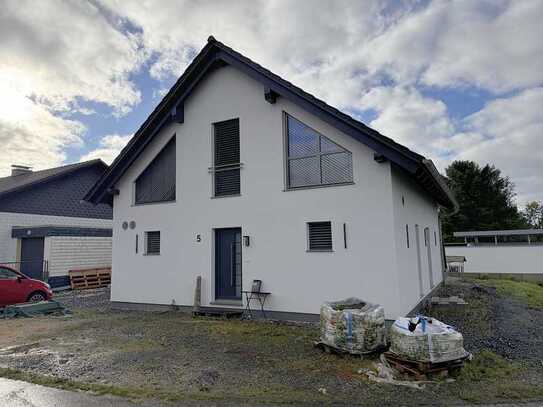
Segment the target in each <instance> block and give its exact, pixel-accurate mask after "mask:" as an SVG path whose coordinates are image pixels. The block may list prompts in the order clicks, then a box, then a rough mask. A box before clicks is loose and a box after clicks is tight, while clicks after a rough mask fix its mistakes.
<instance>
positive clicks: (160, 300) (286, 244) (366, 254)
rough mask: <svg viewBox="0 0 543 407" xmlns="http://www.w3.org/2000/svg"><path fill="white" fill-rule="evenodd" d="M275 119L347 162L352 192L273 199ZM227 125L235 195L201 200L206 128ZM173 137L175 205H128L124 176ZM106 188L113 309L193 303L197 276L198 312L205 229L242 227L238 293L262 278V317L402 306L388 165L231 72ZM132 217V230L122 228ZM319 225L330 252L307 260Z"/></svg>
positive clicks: (207, 247) (281, 176) (202, 90)
mask: <svg viewBox="0 0 543 407" xmlns="http://www.w3.org/2000/svg"><path fill="white" fill-rule="evenodd" d="M283 111H285V112H287V113H289V114H291V115H293V116H294V117H296V118H297V119H299V120H301V121H302V122H304V123H305V124H307V125H309V126H311V127H313V128H314V129H316V130H317V131H319V132H321V133H322V134H324V135H325V136H326V137H328V138H330V139H332V140H333V141H335V142H336V143H338V144H340V145H341V146H343V147H344V148H346V149H348V150H350V151H351V152H352V153H353V172H354V184H353V185H346V186H337V187H325V188H314V189H307V190H298V191H284V189H285V173H284V141H283V117H282V115H283ZM232 118H239V120H240V144H241V162H242V163H243V164H244V166H243V168H242V170H241V196H239V197H226V198H212V185H213V184H212V177H213V175H212V174H211V173H209V171H208V168H209V167H211V166H212V140H213V137H212V132H213V126H212V124H213V123H214V122H218V121H221V120H226V119H232ZM174 134H176V136H177V139H176V148H177V151H176V154H177V192H176V196H177V200H176V201H175V202H172V203H159V204H148V205H138V206H134V205H133V198H132V197H133V183H134V181H135V179H136V178H137V176H138V175H139V174H140V173H141V171H143V170H144V169H145V167H146V166H147V165H148V163H149V162H150V161H151V160H152V159H153V157H154V156H155V155H156V154H157V153H158V152H159V151H160V149H161V148H162V147H163V146H164V145H165V144H166V143H167V141H168V140H169V139H170V137H172V136H173V135H174ZM117 188H118V189H119V190H120V194H119V195H117V196H115V198H114V199H115V200H114V230H113V275H112V278H113V281H112V300H113V301H122V302H135V303H150V304H171V302H172V300H174V301H175V303H176V304H179V305H192V302H193V295H194V285H195V280H196V276H198V275H200V276H202V305H209V304H210V303H211V302H212V301H213V300H214V285H213V284H214V273H215V272H214V250H213V230H214V229H215V228H224V227H241V228H242V234H243V235H248V236H250V238H251V244H250V247H243V287H244V289H249V288H250V285H251V281H252V280H253V279H256V278H258V279H261V280H263V290H265V291H270V292H271V293H272V295H271V297H270V298H269V302H268V303H267V308H269V309H270V310H275V311H290V312H305V313H318V312H319V306H320V304H321V303H322V301H324V300H334V299H339V298H344V297H348V296H358V297H361V298H364V299H366V300H369V301H374V302H378V303H381V304H383V305H385V309H386V312H387V315H388V316H389V317H395V316H397V315H398V314H401V313H402V312H403V313H404V312H405V311H406V310H405V308H404V305H405V303H408V302H409V303H412V302H413V300H412V299H410V300H405V301H402V300H401V296H400V294H401V292H400V291H399V288H400V286H399V284H398V283H397V279H398V278H397V272H396V270H397V269H396V259H395V258H396V255H397V253H396V249H395V234H394V231H395V224H394V216H393V213H394V209H393V201H392V199H391V196H392V173H391V168H390V164H389V163H383V164H379V163H376V162H375V161H374V160H373V151H372V150H370V149H369V148H367V147H366V146H365V145H363V144H361V143H359V142H357V141H356V140H354V139H352V138H351V137H348V136H346V135H344V134H342V133H340V132H339V131H338V130H336V129H335V128H333V127H331V126H329V125H327V124H326V123H324V122H322V121H321V120H320V119H318V118H316V117H314V116H312V115H310V114H308V113H306V112H305V111H304V110H302V109H301V108H299V107H298V106H296V105H294V104H292V103H290V102H289V101H287V100H285V99H284V98H278V99H277V103H276V104H269V103H267V102H266V101H265V100H264V89H263V86H262V85H261V84H259V83H257V82H256V81H253V80H252V79H250V78H248V77H247V76H245V75H244V74H242V73H240V72H239V71H237V70H235V69H234V68H231V67H226V68H221V69H219V70H217V71H215V72H213V73H212V74H210V76H208V78H207V79H206V80H204V82H203V83H202V84H200V85H199V86H198V87H197V88H196V90H195V92H194V93H193V94H192V96H191V97H190V98H189V100H188V101H187V102H186V104H185V123H183V124H173V125H171V126H170V127H168V128H166V129H163V130H162V131H161V133H160V134H159V135H158V136H157V137H155V139H154V140H153V141H152V142H151V144H150V145H149V146H148V147H147V149H146V150H145V151H144V153H143V154H142V155H141V156H140V158H139V159H138V160H137V161H136V162H135V163H134V164H133V165H132V167H131V168H130V169H129V170H128V171H127V172H126V173H125V174H124V176H123V177H122V179H121V181H120V182H119V183H118V185H117ZM132 220H133V221H135V222H136V228H135V229H134V230H131V229H128V230H123V229H122V228H121V224H122V222H124V221H132ZM327 220H330V221H332V227H333V241H334V252H333V253H308V252H306V250H307V232H306V222H309V221H327ZM344 222H345V223H346V224H347V236H348V237H347V245H348V248H347V249H345V248H344V241H343V223H344ZM152 230H160V232H161V254H160V255H158V256H146V255H144V254H143V251H144V250H143V249H144V248H143V243H144V238H143V235H144V232H145V231H152ZM136 234H138V235H139V251H138V253H137V254H136V250H135V247H136V237H135V236H136ZM197 235H200V236H201V242H197V239H196V236H197ZM436 281H437V280H436ZM417 298H418V296H417Z"/></svg>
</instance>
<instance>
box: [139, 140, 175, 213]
mask: <svg viewBox="0 0 543 407" xmlns="http://www.w3.org/2000/svg"><path fill="white" fill-rule="evenodd" d="M175 160H176V158H175V137H174V138H172V140H170V141H169V142H168V144H167V145H166V146H165V147H164V148H163V149H162V150H161V151H160V152H159V153H158V155H157V156H156V157H155V158H154V159H153V161H151V163H150V164H149V165H148V166H147V168H146V169H145V170H144V171H143V172H142V173H141V175H140V176H139V177H138V179H137V180H136V197H135V202H136V204H142V203H149V202H164V201H173V200H175V164H176V163H175Z"/></svg>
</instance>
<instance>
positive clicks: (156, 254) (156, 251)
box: [145, 230, 162, 256]
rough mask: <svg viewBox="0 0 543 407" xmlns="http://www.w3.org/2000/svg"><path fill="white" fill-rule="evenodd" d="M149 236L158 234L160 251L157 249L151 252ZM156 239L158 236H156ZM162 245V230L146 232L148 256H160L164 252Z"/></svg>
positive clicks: (146, 252) (146, 251) (146, 253)
mask: <svg viewBox="0 0 543 407" xmlns="http://www.w3.org/2000/svg"><path fill="white" fill-rule="evenodd" d="M149 234H158V250H157V249H156V248H155V249H153V250H149V248H150V242H151V240H150V239H149ZM155 238H156V235H155ZM161 246H162V244H161V233H160V230H149V231H146V232H145V255H147V256H158V255H160V254H161V252H162V247H161Z"/></svg>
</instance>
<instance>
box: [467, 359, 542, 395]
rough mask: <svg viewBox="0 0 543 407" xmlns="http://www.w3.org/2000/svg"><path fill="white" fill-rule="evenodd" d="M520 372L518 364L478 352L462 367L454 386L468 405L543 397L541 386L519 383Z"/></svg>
mask: <svg viewBox="0 0 543 407" xmlns="http://www.w3.org/2000/svg"><path fill="white" fill-rule="evenodd" d="M521 371H522V369H521V368H520V367H519V366H518V365H516V364H514V363H511V362H508V361H507V360H505V359H504V358H502V357H501V356H499V355H497V354H495V353H493V352H491V351H489V350H482V351H481V352H479V353H477V354H476V355H475V356H474V358H473V360H472V361H471V362H469V363H466V364H465V365H464V367H463V369H462V372H461V374H460V376H459V377H458V382H457V383H456V384H457V385H458V386H459V387H458V390H457V391H458V396H459V397H460V398H461V399H463V400H466V401H470V402H482V401H489V400H534V399H541V398H543V387H541V386H536V385H530V384H526V383H523V382H522V381H521V380H520V378H519V374H520V373H521Z"/></svg>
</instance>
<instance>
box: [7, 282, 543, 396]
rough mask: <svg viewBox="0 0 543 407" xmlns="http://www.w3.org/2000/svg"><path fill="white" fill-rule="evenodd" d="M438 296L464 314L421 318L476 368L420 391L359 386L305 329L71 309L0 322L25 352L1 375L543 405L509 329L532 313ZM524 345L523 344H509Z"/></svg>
mask: <svg viewBox="0 0 543 407" xmlns="http://www.w3.org/2000/svg"><path fill="white" fill-rule="evenodd" d="M443 295H460V296H463V297H464V298H465V299H466V301H468V305H466V306H458V307H449V308H443V309H441V308H435V309H432V310H430V311H431V315H433V316H434V317H436V318H438V319H440V320H442V321H444V322H446V323H450V324H453V325H456V326H457V327H458V329H459V330H460V331H461V332H463V333H464V337H465V341H466V343H465V345H466V348H467V350H468V351H472V352H474V353H475V354H476V359H475V362H474V364H473V365H471V366H470V369H466V370H465V373H463V374H462V375H461V376H460V377H459V378H458V379H457V381H456V382H452V383H448V382H440V383H438V384H431V385H428V386H426V387H425V389H423V390H414V389H409V388H398V387H393V386H390V385H381V384H375V383H372V382H369V381H368V380H367V379H365V377H364V375H362V374H359V373H358V372H359V370H360V369H362V368H366V369H371V368H372V367H373V361H372V360H371V359H369V358H364V359H359V358H351V357H346V358H339V357H337V356H335V355H329V354H325V353H322V352H321V351H319V350H317V349H315V348H314V347H313V345H312V341H313V340H314V339H316V338H317V337H318V335H319V332H318V328H317V327H316V326H312V325H306V326H292V325H285V324H277V323H269V322H254V321H239V320H221V319H209V318H196V319H193V318H191V317H190V316H189V315H187V314H183V313H180V312H166V313H141V312H118V311H112V310H109V309H108V308H107V307H103V306H101V305H100V306H96V307H94V308H93V307H92V306H81V307H75V309H74V314H73V316H72V317H43V318H41V317H40V318H32V319H24V320H23V319H21V320H9V321H0V332H1V334H0V343H1V344H2V346H0V347H7V346H12V345H21V344H34V345H33V346H29V347H26V348H25V347H21V348H18V349H17V348H12V349H11V351H9V352H0V375H3V376H7V377H25V378H26V379H25V380H31V381H38V382H40V381H43V382H45V383H48V385H55V383H59V384H58V386H67V387H68V388H80V389H83V390H85V389H97V390H96V391H103V392H109V393H112V394H126V395H132V396H133V397H149V396H150V395H154V396H155V397H161V398H164V399H173V400H175V399H180V398H186V397H190V398H195V399H202V400H205V399H210V400H224V399H228V400H232V399H239V400H245V401H249V402H251V401H258V402H264V401H267V402H274V403H286V402H289V403H301V402H306V403H308V402H309V403H323V402H328V403H332V402H333V403H340V404H341V403H344V404H346V405H351V404H352V400H357V401H359V402H360V403H361V404H364V405H370V406H371V405H382V404H398V405H420V404H440V405H442V404H458V403H461V402H462V401H463V400H470V401H477V400H485V401H498V400H507V399H518V398H538V397H542V398H543V387H542V386H543V379H542V377H543V374H542V372H541V366H539V367H538V366H537V365H536V364H535V363H534V364H531V363H530V361H531V360H535V359H536V358H537V357H539V356H538V355H539V353H537V352H539V351H540V350H537V351H535V352H536V353H535V354H527V353H525V351H524V350H523V349H524V347H526V349H527V348H528V347H530V346H531V347H532V348H535V347H536V344H537V341H538V340H539V338H540V337H541V336H539V337H537V336H536V337H532V336H531V335H532V334H540V331H538V330H536V331H526V329H527V328H526V326H525V323H524V322H518V321H517V319H518V318H517V316H518V315H523V314H519V313H522V312H527V313H528V314H527V315H529V317H530V318H532V322H535V323H538V321H539V324H540V326H541V325H543V324H541V319H538V318H541V315H540V314H537V313H536V314H531V313H532V312H540V311H537V310H532V309H529V308H528V307H527V306H525V305H523V303H521V302H518V301H517V300H514V299H510V298H506V297H504V298H501V297H499V296H498V295H497V294H496V292H495V291H493V290H492V289H491V288H488V287H482V288H474V284H473V283H464V282H458V283H455V284H453V285H448V286H446V287H445V288H444V289H443ZM504 307H505V308H504ZM516 307H521V308H520V309H517V308H516ZM498 313H500V314H501V316H500V318H502V319H498V317H497V314H498ZM533 318H535V321H534V320H533ZM496 321H498V322H499V321H501V322H500V324H497V322H496ZM504 327H507V328H504ZM502 328H503V330H500V329H502ZM526 332H529V333H528V334H527V335H526ZM523 335H524V336H525V338H524V339H522V340H523V341H524V342H522V341H521V345H519V344H517V343H516V342H518V341H519V339H520V337H521V336H523ZM498 338H502V340H503V341H506V342H515V344H514V346H515V347H516V348H515V349H517V350H515V351H514V352H513V353H512V354H511V355H510V354H508V349H510V348H511V349H513V348H512V346H513V345H507V346H506V345H504V344H503V343H501V342H500V341H499V340H498ZM36 342H38V344H37V345H36V344H35V343H36ZM519 349H520V350H519ZM532 353H534V351H533V350H532ZM504 375H505V376H504ZM504 377H506V378H507V386H505V387H507V391H506V392H505V391H504V390H503V389H504V383H503V382H504ZM51 383H52V384H51ZM131 389H137V391H136V390H134V391H132V390H131Z"/></svg>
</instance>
